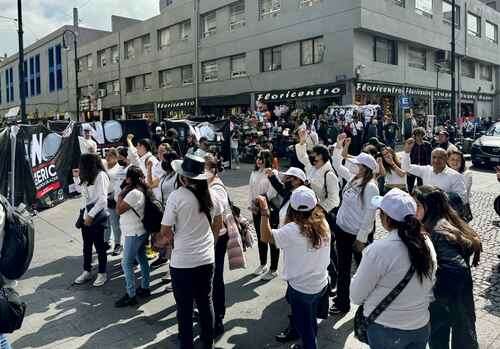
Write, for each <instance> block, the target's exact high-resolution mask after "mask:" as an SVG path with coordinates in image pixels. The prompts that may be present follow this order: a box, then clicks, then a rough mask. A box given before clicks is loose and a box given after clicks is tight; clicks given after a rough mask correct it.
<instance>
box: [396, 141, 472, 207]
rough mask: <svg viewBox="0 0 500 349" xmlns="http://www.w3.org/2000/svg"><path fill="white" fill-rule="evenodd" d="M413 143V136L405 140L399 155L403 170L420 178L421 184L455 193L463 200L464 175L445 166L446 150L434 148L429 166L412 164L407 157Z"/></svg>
mask: <svg viewBox="0 0 500 349" xmlns="http://www.w3.org/2000/svg"><path fill="white" fill-rule="evenodd" d="M414 144H415V140H414V139H413V138H410V139H408V140H407V141H406V142H405V145H404V152H403V153H402V155H401V158H402V159H403V161H402V163H403V170H404V171H406V172H407V173H410V174H412V175H414V176H417V177H420V178H422V181H423V185H433V186H436V187H438V188H439V189H441V190H443V191H444V192H446V193H456V194H457V195H458V196H460V198H461V199H462V200H465V192H466V190H465V181H464V177H463V176H462V175H461V174H460V173H458V172H457V171H455V170H453V169H451V168H449V167H448V166H447V164H446V162H447V160H448V154H447V153H446V151H445V150H444V149H442V148H436V149H434V150H433V151H432V153H431V164H432V165H431V166H430V165H427V166H419V165H413V164H411V162H409V161H407V159H408V158H409V157H410V153H411V150H412V148H413V146H414Z"/></svg>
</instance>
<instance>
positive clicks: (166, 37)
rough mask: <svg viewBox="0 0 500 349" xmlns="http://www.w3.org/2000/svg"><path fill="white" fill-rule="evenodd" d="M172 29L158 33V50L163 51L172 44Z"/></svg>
mask: <svg viewBox="0 0 500 349" xmlns="http://www.w3.org/2000/svg"><path fill="white" fill-rule="evenodd" d="M171 34H172V28H171V27H169V28H165V29H162V30H160V32H159V33H158V49H160V50H163V49H164V48H165V47H167V46H169V45H170V44H172V36H171Z"/></svg>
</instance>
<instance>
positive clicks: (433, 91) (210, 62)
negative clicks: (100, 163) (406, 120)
mask: <svg viewBox="0 0 500 349" xmlns="http://www.w3.org/2000/svg"><path fill="white" fill-rule="evenodd" d="M457 4H458V8H457V15H458V16H457V17H458V18H459V20H458V25H457V31H456V32H457V56H458V62H459V64H458V68H457V81H459V86H458V88H459V89H460V90H461V91H462V93H461V94H460V98H459V101H460V103H458V104H459V105H458V107H459V110H460V111H461V113H462V114H474V115H479V116H482V117H488V116H494V115H500V100H499V97H498V96H499V94H500V93H499V92H500V91H499V88H498V87H497V86H500V85H499V84H500V81H499V79H500V78H499V74H498V73H497V71H498V64H499V57H500V48H499V47H498V25H499V23H500V13H499V12H497V11H495V10H494V9H492V8H490V7H488V6H487V5H486V4H483V3H481V2H479V1H477V0H467V1H465V0H457ZM198 5H199V7H198ZM160 8H161V13H160V15H158V16H156V17H153V18H151V19H148V20H146V21H142V22H137V21H134V20H127V19H122V20H121V21H120V23H121V25H119V26H113V27H114V28H113V32H112V33H109V34H108V35H105V36H103V37H100V38H97V39H96V40H93V41H91V42H88V44H85V45H81V46H80V47H79V51H78V55H79V59H80V65H79V66H80V73H79V81H80V83H79V85H80V91H81V92H80V94H81V96H82V102H81V107H82V108H81V109H82V110H83V111H85V116H86V117H87V118H99V117H102V118H104V119H108V118H117V117H120V116H121V115H122V112H125V114H126V116H127V117H128V118H134V117H144V116H156V117H159V118H166V117H182V116H185V115H186V114H194V113H195V109H196V107H198V108H199V111H200V113H201V114H218V115H220V114H230V113H236V112H240V111H245V110H247V109H249V108H251V107H253V106H255V102H256V100H258V99H261V100H263V101H264V102H266V103H269V104H270V106H271V108H273V106H274V105H277V104H278V105H279V104H287V105H288V106H289V107H290V108H303V109H309V110H311V111H315V112H321V111H323V110H324V109H325V108H326V107H327V106H329V105H331V104H352V103H354V102H358V103H363V104H365V103H377V104H381V105H382V106H383V108H384V111H385V112H386V113H392V114H393V115H395V116H398V117H400V116H401V114H402V109H403V108H406V107H409V108H412V109H413V110H414V112H415V113H416V114H421V115H427V114H436V115H438V116H441V117H443V118H446V117H447V116H449V114H450V111H449V110H450V86H451V81H450V80H451V78H450V74H449V57H450V55H449V51H450V37H451V24H450V15H451V5H450V3H449V2H448V1H445V0H328V1H327V0H286V1H285V0H240V1H234V0H210V1H208V0H207V1H199V2H196V1H193V0H171V1H160ZM193 10H194V11H193ZM70 56H71V54H70ZM2 73H3V72H2V69H1V68H0V75H1V74H2ZM72 74H73V73H72V69H70V72H69V78H70V81H73V79H74V76H73V75H72ZM2 86H4V85H2ZM403 97H406V98H403ZM70 98H71V97H70ZM400 102H404V103H400ZM1 107H3V105H0V108H1ZM495 108H496V109H495ZM0 110H1V109H0Z"/></svg>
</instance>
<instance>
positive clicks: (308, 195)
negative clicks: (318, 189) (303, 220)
mask: <svg viewBox="0 0 500 349" xmlns="http://www.w3.org/2000/svg"><path fill="white" fill-rule="evenodd" d="M317 204H318V199H317V198H316V194H314V191H312V190H311V189H309V188H308V187H306V186H301V187H298V188H297V189H295V190H294V191H293V192H292V196H291V197H290V206H291V207H292V208H293V209H294V210H295V211H299V212H308V211H312V210H313V209H314V208H315V207H316V205H317Z"/></svg>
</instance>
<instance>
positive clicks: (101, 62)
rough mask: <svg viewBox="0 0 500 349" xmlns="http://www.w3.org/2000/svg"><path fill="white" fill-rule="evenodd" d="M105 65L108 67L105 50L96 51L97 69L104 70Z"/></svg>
mask: <svg viewBox="0 0 500 349" xmlns="http://www.w3.org/2000/svg"><path fill="white" fill-rule="evenodd" d="M106 65H108V57H107V56H106V50H101V51H97V66H98V67H99V68H104V67H105V66H106Z"/></svg>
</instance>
